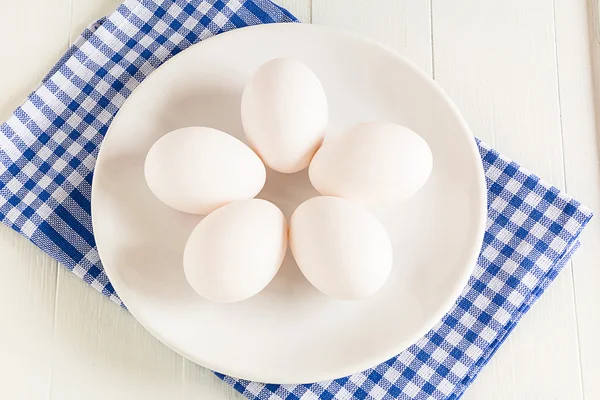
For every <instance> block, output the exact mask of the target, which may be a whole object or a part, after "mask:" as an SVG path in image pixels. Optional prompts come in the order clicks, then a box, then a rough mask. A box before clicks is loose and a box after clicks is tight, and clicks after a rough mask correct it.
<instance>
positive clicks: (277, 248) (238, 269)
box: [183, 199, 288, 303]
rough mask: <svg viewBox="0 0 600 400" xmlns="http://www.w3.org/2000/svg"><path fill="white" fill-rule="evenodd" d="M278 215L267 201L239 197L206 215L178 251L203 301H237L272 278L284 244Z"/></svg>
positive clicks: (282, 221)
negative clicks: (183, 247) (239, 199)
mask: <svg viewBox="0 0 600 400" xmlns="http://www.w3.org/2000/svg"><path fill="white" fill-rule="evenodd" d="M287 235H288V232H287V223H286V220H285V217H284V216H283V213H282V212H281V211H280V210H279V208H277V206H275V205H274V204H272V203H269V202H268V201H266V200H260V199H252V200H241V201H236V202H234V203H231V204H228V205H226V206H223V207H221V208H219V209H217V210H215V211H214V212H212V213H210V214H209V215H208V216H206V217H205V218H204V219H203V220H202V221H201V222H200V223H199V224H198V226H197V227H196V228H195V229H194V230H193V231H192V234H191V235H190V237H189V239H188V241H187V243H186V246H185V251H184V254H183V267H184V271H185V276H186V278H187V280H188V282H189V283H190V285H191V286H192V288H194V290H195V291H196V292H197V293H198V294H199V295H201V296H203V297H205V298H207V299H208V300H212V301H216V302H223V303H231V302H236V301H242V300H245V299H247V298H249V297H252V296H254V295H255V294H257V293H258V292H260V291H261V290H263V289H264V288H265V287H266V286H267V285H268V284H269V282H271V280H272V279H273V277H274V276H275V274H277V271H278V270H279V267H280V266H281V263H282V262H283V257H284V255H285V252H286V248H287Z"/></svg>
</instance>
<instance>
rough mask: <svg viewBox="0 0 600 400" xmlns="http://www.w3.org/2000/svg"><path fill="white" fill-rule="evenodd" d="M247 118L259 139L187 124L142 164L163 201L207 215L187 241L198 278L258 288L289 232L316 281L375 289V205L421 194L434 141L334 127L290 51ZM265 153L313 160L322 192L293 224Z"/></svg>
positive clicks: (289, 163) (225, 295) (260, 80)
mask: <svg viewBox="0 0 600 400" xmlns="http://www.w3.org/2000/svg"><path fill="white" fill-rule="evenodd" d="M241 117H242V124H243V127H244V131H245V134H246V138H247V140H248V143H249V144H250V147H248V146H246V145H245V144H244V143H243V142H241V141H240V140H238V139H236V138H234V137H233V136H231V135H229V134H227V133H225V132H221V131H219V130H216V129H213V128H208V127H188V128H183V129H178V130H175V131H172V132H170V133H168V134H166V135H164V136H163V137H161V138H160V139H159V140H158V141H157V142H156V143H155V144H154V145H153V146H152V148H151V149H150V151H149V152H148V155H147V156H146V161H145V166H144V173H145V176H146V182H147V184H148V187H149V188H150V190H151V191H152V192H153V193H154V195H155V196H156V197H157V198H158V199H159V200H161V201H162V202H163V203H165V204H166V205H168V206H170V207H172V208H174V209H176V210H179V211H182V212H185V213H192V214H204V215H206V217H205V218H204V219H203V220H202V221H201V222H200V223H199V224H198V226H197V227H196V228H195V229H194V230H193V231H192V233H191V235H190V236H189V238H188V240H187V243H186V245H185V250H184V255H183V267H184V272H185V276H186V278H187V280H188V282H189V284H190V285H191V286H192V288H193V289H194V290H195V291H196V292H197V293H198V294H200V295H201V296H203V297H205V298H207V299H209V300H212V301H216V302H224V303H231V302H236V301H242V300H245V299H247V298H250V297H252V296H254V295H255V294H257V293H259V292H260V291H261V290H262V289H264V288H265V287H266V286H267V285H268V284H269V282H270V281H271V280H272V279H273V278H274V277H275V275H276V274H277V272H278V270H279V268H280V266H281V264H282V262H283V258H284V256H285V253H286V250H287V246H288V243H289V246H290V249H291V251H292V255H293V256H294V258H295V260H296V263H297V264H298V266H299V268H300V270H301V271H302V273H303V274H304V276H305V277H306V278H307V280H308V281H309V282H310V283H311V284H312V285H313V286H315V287H316V288H317V289H318V290H320V291H321V292H323V293H325V294H327V295H329V296H332V297H335V298H339V299H359V298H363V297H367V296H370V295H372V294H374V293H375V292H377V291H378V290H379V289H380V288H381V287H382V286H383V284H384V283H385V281H386V280H387V278H388V276H389V274H390V271H391V268H392V244H391V241H390V238H389V237H388V234H387V232H386V230H385V228H384V227H383V225H382V224H381V223H380V222H379V221H378V220H377V218H376V217H375V216H373V215H372V214H371V213H370V212H369V211H367V208H368V207H370V206H379V205H389V204H394V203H396V202H398V201H401V200H403V199H406V198H408V197H410V196H412V195H413V194H414V193H416V192H417V191H418V190H419V189H420V188H421V187H422V186H423V185H424V184H425V182H426V181H427V179H428V178H429V175H430V173H431V170H432V155H431V150H430V148H429V146H428V145H427V143H426V142H425V140H424V139H423V138H421V137H420V136H419V135H418V134H416V133H415V132H413V131H412V130H410V129H408V128H406V127H403V126H400V125H397V124H393V123H385V122H370V123H362V124H358V125H356V126H354V127H351V128H350V129H348V130H347V131H346V132H344V133H342V134H338V135H334V136H330V135H328V136H327V138H325V133H326V128H327V124H328V119H329V110H328V103H327V98H326V95H325V91H324V89H323V86H322V85H321V82H320V81H319V79H318V78H317V76H316V75H315V74H314V72H313V71H311V70H310V69H309V68H308V67H307V66H305V65H304V64H302V63H300V62H298V61H296V60H292V59H289V58H278V59H273V60H270V61H268V62H266V63H265V64H263V65H262V66H261V67H260V68H259V69H258V70H257V71H256V72H255V73H254V75H253V77H252V78H251V80H250V81H249V83H248V84H247V85H246V87H245V89H244V92H243V95H242V101H241ZM265 164H266V165H267V166H268V167H269V168H271V169H273V170H275V171H278V172H281V173H295V172H298V171H301V170H303V169H305V168H307V167H308V168H309V170H308V173H309V179H310V182H311V184H312V185H313V186H314V188H315V189H316V190H317V191H318V192H319V193H320V194H321V195H322V196H318V197H314V198H311V199H309V200H307V201H305V202H304V203H302V204H301V205H300V206H298V208H297V209H296V210H295V211H294V213H293V215H292V217H291V218H290V222H289V225H288V223H287V221H286V218H285V216H284V215H283V213H282V212H281V210H280V209H279V208H278V207H277V206H276V205H274V204H272V203H270V202H268V201H266V200H261V199H255V198H254V197H255V196H256V195H257V194H258V193H259V192H260V191H261V190H262V188H263V186H264V184H265V180H266V170H265Z"/></svg>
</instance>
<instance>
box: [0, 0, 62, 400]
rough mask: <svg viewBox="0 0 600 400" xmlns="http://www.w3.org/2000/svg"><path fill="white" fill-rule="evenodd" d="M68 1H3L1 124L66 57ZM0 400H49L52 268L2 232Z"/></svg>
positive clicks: (51, 263)
mask: <svg viewBox="0 0 600 400" xmlns="http://www.w3.org/2000/svg"><path fill="white" fill-rule="evenodd" d="M69 14H70V12H69V1H68V0H24V1H19V2H4V3H3V4H2V12H0V36H1V37H3V38H6V40H4V41H3V43H2V57H1V62H0V92H1V93H2V96H1V97H0V120H1V121H4V120H5V119H7V118H8V117H9V116H10V115H11V113H12V111H13V110H14V109H15V108H16V107H17V106H18V105H20V104H21V103H22V102H23V101H24V99H25V98H26V97H27V95H28V94H29V93H30V92H31V91H32V90H33V89H35V87H36V86H37V84H38V83H39V81H40V80H41V79H42V78H43V77H44V75H45V74H46V72H47V70H48V69H49V68H50V67H51V66H52V65H53V63H54V62H55V61H56V60H57V59H58V58H59V57H60V55H61V54H62V53H63V52H64V51H65V50H66V48H67V45H68V25H69ZM0 254H1V255H2V258H1V259H0V275H1V276H2V279H0V320H2V321H3V324H2V329H0V354H1V355H2V356H1V357H0V398H2V399H16V398H18V399H42V398H46V397H47V396H48V390H49V387H50V379H51V365H52V338H53V329H54V326H53V325H54V301H55V294H56V270H57V267H56V262H55V261H54V260H52V259H51V258H50V257H49V256H47V255H45V254H44V253H42V251H41V250H39V249H38V248H37V247H35V246H34V245H33V244H31V243H30V242H29V241H28V240H27V239H25V238H24V237H22V236H20V235H19V234H17V233H16V232H14V231H12V230H10V229H9V228H7V227H5V226H0Z"/></svg>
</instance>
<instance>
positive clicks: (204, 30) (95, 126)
mask: <svg viewBox="0 0 600 400" xmlns="http://www.w3.org/2000/svg"><path fill="white" fill-rule="evenodd" d="M291 21H295V19H294V17H293V16H292V15H291V14H289V13H288V12H287V11H285V10H283V9H281V8H279V7H277V6H275V5H274V4H272V3H271V2H269V1H268V0H252V1H242V0H216V1H215V0H211V1H200V0H195V1H184V0H176V1H174V0H160V1H158V0H156V1H150V0H126V1H125V3H124V4H123V5H121V6H120V7H119V9H118V10H117V11H116V12H115V13H113V14H112V15H111V16H109V17H108V18H105V19H102V20H100V21H98V22H97V23H96V24H94V25H93V26H91V27H90V28H89V29H88V30H86V31H85V32H84V33H83V35H82V36H81V38H80V39H79V40H78V41H77V42H76V43H75V44H74V46H73V47H72V48H71V49H70V50H69V51H68V52H67V54H65V56H64V57H63V58H62V59H61V60H60V62H59V63H58V64H57V65H56V67H54V68H53V70H52V71H51V72H50V73H49V75H48V76H47V77H46V78H45V79H44V81H43V83H42V84H41V86H40V87H39V88H38V89H37V90H36V91H35V92H34V93H32V94H31V95H30V96H29V98H28V99H27V101H26V102H25V103H24V104H23V105H22V106H21V107H19V108H18V109H17V110H16V111H15V112H14V115H13V116H12V117H11V118H10V119H9V120H8V121H7V122H6V123H4V124H3V125H2V126H1V127H0V220H1V221H2V222H3V223H4V224H6V225H8V226H10V227H12V228H13V229H14V230H16V231H18V232H20V233H22V234H23V235H25V236H26V237H27V238H29V239H30V240H31V241H32V242H33V243H35V244H36V245H37V246H39V247H40V248H41V249H42V250H44V251H45V252H47V253H48V254H50V255H52V256H53V257H54V258H56V259H57V260H58V261H59V262H61V263H62V264H64V265H65V266H66V267H67V268H69V269H70V270H72V271H73V272H74V273H75V274H76V275H78V276H79V277H81V278H82V279H84V280H85V281H86V282H88V283H89V284H91V285H92V286H93V287H94V288H96V289H97V290H100V291H102V293H104V294H105V295H106V296H109V297H110V298H111V299H112V300H114V301H115V302H117V303H119V304H121V301H120V299H119V297H118V296H117V294H116V293H115V292H114V290H113V287H112V286H111V284H110V282H109V281H108V279H107V277H106V275H105V274H104V272H103V269H102V265H101V263H100V259H99V257H98V253H97V252H96V248H95V243H94V236H93V234H92V223H91V217H90V192H91V182H92V175H93V169H94V163H95V161H96V155H97V153H98V147H99V145H100V143H101V142H102V139H103V136H104V134H105V133H106V131H107V129H108V126H109V124H110V122H111V120H112V118H113V117H114V115H115V114H116V112H117V111H118V109H119V107H120V106H121V105H122V104H123V102H124V101H125V99H126V98H127V96H129V94H130V93H131V91H132V90H133V89H134V88H135V87H136V86H137V85H138V84H139V83H140V82H141V81H142V80H143V79H144V78H145V77H146V76H147V75H148V74H150V73H151V72H152V71H153V70H154V69H156V68H157V67H158V66H159V65H161V64H162V63H163V62H164V61H165V60H167V59H169V58H170V57H171V56H173V55H174V54H177V53H178V52H180V51H182V50H184V49H185V48H187V47H189V46H190V45H191V44H192V43H195V42H198V41H200V40H202V39H205V38H208V37H210V36H212V35H215V34H218V33H220V32H224V31H227V30H230V29H234V28H238V27H243V26H246V25H253V24H259V23H268V22H291ZM478 145H479V150H480V153H481V159H482V162H483V165H484V168H485V174H486V179H487V184H488V189H489V191H488V221H487V230H486V233H485V238H484V243H483V248H482V250H481V254H480V256H479V260H478V263H477V266H476V268H475V271H474V273H473V276H472V277H471V279H470V280H469V283H468V285H467V287H466V288H465V289H464V291H463V293H462V295H461V297H460V298H459V299H458V300H457V302H456V305H455V306H454V308H453V309H452V310H451V311H450V312H449V314H447V315H446V316H445V317H444V318H443V319H442V320H441V321H440V322H439V323H438V324H437V325H436V326H435V327H434V328H433V329H432V330H431V331H430V332H429V333H428V334H427V335H426V336H425V337H423V338H422V339H421V340H419V341H418V342H417V343H416V344H414V345H412V346H411V347H410V348H409V349H408V350H406V351H404V352H403V353H402V354H400V355H399V356H397V357H394V358H392V359H391V360H389V361H387V362H385V363H383V364H381V365H379V366H376V367H375V368H374V369H372V370H368V371H365V372H362V373H359V374H356V375H353V376H350V377H347V378H342V379H337V380H335V381H330V382H319V383H312V384H305V385H265V384H262V383H256V382H247V381H241V380H236V379H234V378H230V377H227V376H223V375H220V374H218V375H219V377H220V378H222V379H223V380H224V381H225V382H227V383H228V384H230V385H232V386H233V387H234V388H235V389H237V390H238V391H240V392H241V393H243V394H244V395H245V396H247V397H248V398H250V399H261V400H274V399H287V400H295V399H323V400H327V399H349V398H357V399H394V398H400V399H457V398H458V397H460V396H461V395H462V393H463V392H464V390H465V388H466V387H467V386H468V385H469V384H470V383H471V382H472V380H473V379H474V378H475V377H476V376H477V373H478V372H479V371H480V370H481V368H482V367H483V366H484V365H485V364H486V363H487V362H488V360H489V359H490V358H491V356H492V355H493V354H494V352H495V351H496V350H497V349H498V347H499V346H500V344H501V343H502V342H503V341H504V340H505V339H506V337H507V336H508V334H509V333H510V332H511V331H512V329H513V328H514V327H515V325H516V324H517V322H518V321H519V320H520V318H521V316H522V315H523V314H524V313H525V312H527V310H528V309H529V307H530V306H531V304H532V303H533V302H534V301H535V300H536V299H537V298H538V297H539V296H541V294H542V293H543V292H544V290H545V289H546V287H547V286H548V285H549V284H550V282H552V280H553V279H554V278H555V277H556V275H557V274H558V272H559V271H560V270H561V269H562V268H563V266H564V265H565V263H566V262H567V260H568V259H569V257H570V256H571V255H572V254H573V252H574V251H575V249H576V248H577V247H578V245H579V242H578V240H577V238H578V236H579V234H580V232H581V230H582V229H583V227H584V226H585V224H586V223H587V222H588V221H589V219H590V218H591V212H590V211H589V210H588V209H587V208H585V207H584V206H581V205H580V204H579V203H578V202H577V201H575V200H573V199H572V198H570V197H568V196H567V195H565V194H564V193H561V192H560V191H559V190H558V189H556V188H553V187H550V186H549V185H547V184H545V183H544V182H542V181H540V180H539V179H538V178H537V177H535V176H534V175H532V174H530V173H529V172H527V171H526V170H524V169H523V168H521V167H520V166H519V165H517V164H515V163H514V162H510V161H509V160H507V159H506V158H504V157H502V156H500V155H499V154H498V153H497V152H495V151H494V150H491V149H490V148H488V147H487V146H485V145H484V144H483V143H480V142H478Z"/></svg>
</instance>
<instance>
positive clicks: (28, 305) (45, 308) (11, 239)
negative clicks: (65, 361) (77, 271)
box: [0, 226, 56, 399]
mask: <svg viewBox="0 0 600 400" xmlns="http://www.w3.org/2000/svg"><path fill="white" fill-rule="evenodd" d="M0 254H2V260H1V261H0V274H2V279H0V320H2V321H3V323H2V329H0V354H2V357H1V358H0V398H2V399H15V398H18V399H41V398H46V397H47V395H48V389H49V387H50V377H51V366H52V337H53V330H54V299H55V293H56V262H55V261H54V260H52V259H51V258H50V257H49V256H47V255H45V254H44V253H42V252H41V251H40V250H39V249H37V248H36V247H34V246H33V245H32V244H31V243H30V242H29V241H27V240H26V239H25V238H23V237H22V236H20V235H19V234H18V233H16V232H13V231H11V230H9V229H8V228H6V227H4V226H2V227H0Z"/></svg>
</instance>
